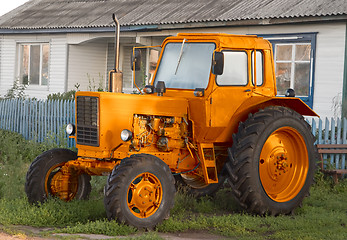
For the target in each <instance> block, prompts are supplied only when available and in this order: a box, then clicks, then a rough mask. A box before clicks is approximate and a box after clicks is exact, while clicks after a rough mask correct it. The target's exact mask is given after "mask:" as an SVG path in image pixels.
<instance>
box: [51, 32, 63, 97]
mask: <svg viewBox="0 0 347 240" xmlns="http://www.w3.org/2000/svg"><path fill="white" fill-rule="evenodd" d="M50 42H51V44H50V46H51V48H50V50H51V52H50V71H49V84H48V92H47V93H46V94H48V93H56V92H61V93H62V92H64V91H65V84H66V76H67V54H68V48H67V46H68V45H67V41H66V38H65V37H59V38H52V39H51V41H50Z"/></svg>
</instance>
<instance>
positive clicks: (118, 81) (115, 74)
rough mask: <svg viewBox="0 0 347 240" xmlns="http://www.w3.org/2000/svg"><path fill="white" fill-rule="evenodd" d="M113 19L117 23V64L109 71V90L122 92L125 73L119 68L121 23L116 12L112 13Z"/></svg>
mask: <svg viewBox="0 0 347 240" xmlns="http://www.w3.org/2000/svg"><path fill="white" fill-rule="evenodd" d="M112 18H113V21H114V22H115V24H116V28H115V33H116V36H115V47H114V48H115V64H114V69H112V70H111V71H110V73H109V88H108V90H109V92H118V93H121V92H122V89H123V73H122V72H121V71H120V70H119V34H120V25H119V21H118V19H117V17H116V15H115V14H113V15H112Z"/></svg>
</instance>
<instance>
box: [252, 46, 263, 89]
mask: <svg viewBox="0 0 347 240" xmlns="http://www.w3.org/2000/svg"><path fill="white" fill-rule="evenodd" d="M255 57H256V64H255V68H256V71H255V76H254V51H252V83H253V85H254V82H255V81H254V79H255V78H256V82H257V86H261V85H263V78H264V64H263V63H264V60H263V59H264V58H263V52H262V51H259V50H257V51H256V55H255Z"/></svg>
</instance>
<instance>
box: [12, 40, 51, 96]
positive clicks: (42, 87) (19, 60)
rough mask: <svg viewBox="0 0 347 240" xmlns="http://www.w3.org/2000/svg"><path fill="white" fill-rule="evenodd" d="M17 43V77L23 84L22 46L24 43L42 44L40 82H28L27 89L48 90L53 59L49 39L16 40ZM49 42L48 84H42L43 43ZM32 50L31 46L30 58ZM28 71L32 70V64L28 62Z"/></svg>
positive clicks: (30, 44)
mask: <svg viewBox="0 0 347 240" xmlns="http://www.w3.org/2000/svg"><path fill="white" fill-rule="evenodd" d="M16 44H17V60H16V61H17V70H16V79H18V80H19V83H20V84H21V85H23V84H22V81H21V79H20V78H21V65H22V61H23V54H22V46H24V45H29V46H32V45H39V46H40V69H39V71H40V72H39V84H28V85H27V88H26V89H27V90H48V89H49V79H50V61H51V44H50V42H49V41H20V42H16ZM44 44H48V45H49V57H48V82H47V85H41V84H42V60H43V45H44ZM30 51H31V48H29V58H30ZM28 71H29V72H30V64H28Z"/></svg>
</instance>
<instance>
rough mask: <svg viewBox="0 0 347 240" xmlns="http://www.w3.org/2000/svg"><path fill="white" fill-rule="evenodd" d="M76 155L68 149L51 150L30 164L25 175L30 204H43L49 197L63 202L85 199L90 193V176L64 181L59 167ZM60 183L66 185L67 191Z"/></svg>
mask: <svg viewBox="0 0 347 240" xmlns="http://www.w3.org/2000/svg"><path fill="white" fill-rule="evenodd" d="M76 158H77V154H76V153H75V152H73V151H71V150H69V149H51V150H48V151H46V152H44V153H42V154H41V155H39V156H38V157H36V159H35V160H34V161H33V162H32V163H31V165H30V167H29V170H28V172H27V175H26V182H25V192H26V194H27V197H28V200H29V202H30V203H36V202H44V201H45V200H47V198H48V197H49V196H53V197H58V198H60V199H61V200H64V201H70V200H72V199H80V200H82V199H87V198H88V196H89V193H90V191H91V185H90V176H89V175H86V174H80V175H73V176H70V177H68V179H67V180H65V176H64V174H63V173H62V171H61V167H62V166H63V165H64V164H65V163H66V162H68V161H69V160H75V159H76ZM62 182H65V183H67V185H68V186H67V189H68V190H66V189H65V188H64V186H63V185H62Z"/></svg>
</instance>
